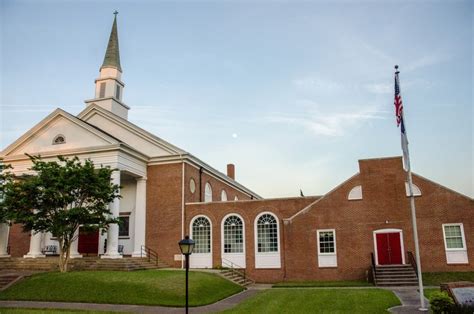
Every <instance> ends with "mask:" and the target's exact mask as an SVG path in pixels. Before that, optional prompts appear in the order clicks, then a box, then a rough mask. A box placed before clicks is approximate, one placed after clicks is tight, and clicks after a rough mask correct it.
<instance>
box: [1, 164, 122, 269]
mask: <svg viewBox="0 0 474 314" xmlns="http://www.w3.org/2000/svg"><path fill="white" fill-rule="evenodd" d="M28 157H29V158H30V159H31V161H32V163H33V166H32V167H31V168H30V170H32V171H33V172H34V173H35V175H28V176H22V177H14V179H9V180H6V181H5V182H4V186H3V193H4V198H3V203H2V206H1V207H2V212H3V214H0V219H1V218H2V216H3V217H4V220H5V219H7V220H10V221H12V222H15V223H20V224H22V225H23V229H24V231H31V230H33V232H50V233H51V234H52V235H53V237H56V238H57V239H58V242H59V269H60V271H61V272H66V271H67V265H68V261H69V249H70V247H71V243H72V242H73V241H75V240H76V239H77V233H76V231H77V230H78V228H79V226H80V227H81V228H85V229H88V230H98V229H102V230H107V229H108V226H109V224H111V223H118V222H119V221H118V219H117V218H112V217H111V212H110V210H109V203H111V202H112V201H113V200H114V199H115V198H118V197H120V195H119V186H118V185H116V184H112V183H111V175H112V173H113V171H115V170H114V169H111V168H109V167H100V168H95V167H94V163H93V162H92V161H91V160H89V159H88V160H85V161H84V162H83V163H81V162H80V161H79V158H78V157H74V158H72V159H68V158H65V157H63V156H58V157H57V158H58V160H59V162H58V161H50V162H45V161H43V160H41V157H40V156H30V155H28ZM7 178H8V177H7ZM10 178H11V176H10Z"/></svg>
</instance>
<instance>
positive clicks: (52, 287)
mask: <svg viewBox="0 0 474 314" xmlns="http://www.w3.org/2000/svg"><path fill="white" fill-rule="evenodd" d="M242 290H243V288H242V287H240V286H238V285H236V284H234V283H232V282H230V281H228V280H225V279H223V278H221V277H219V276H217V275H215V274H210V273H204V272H190V273H189V304H190V306H199V305H205V304H210V303H214V302H216V301H218V300H221V299H223V298H226V297H228V296H230V295H232V294H235V293H237V292H240V291H242ZM0 299H1V300H37V301H69V302H89V303H114V304H143V305H163V306H184V303H185V273H184V271H180V270H147V271H134V272H118V271H78V272H69V273H63V274H62V273H59V272H53V273H42V274H37V275H34V276H32V277H30V278H27V279H25V280H22V281H20V282H18V283H17V284H15V285H13V286H12V287H10V288H8V289H7V290H6V291H3V292H0Z"/></svg>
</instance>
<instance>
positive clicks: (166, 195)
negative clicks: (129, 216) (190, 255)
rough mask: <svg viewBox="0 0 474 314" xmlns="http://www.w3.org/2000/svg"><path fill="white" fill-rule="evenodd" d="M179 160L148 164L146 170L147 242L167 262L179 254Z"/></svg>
mask: <svg viewBox="0 0 474 314" xmlns="http://www.w3.org/2000/svg"><path fill="white" fill-rule="evenodd" d="M181 176H182V163H176V164H165V165H156V166H149V167H148V170H147V178H148V179H147V193H146V194H147V199H146V240H145V243H146V246H148V247H150V248H151V249H153V250H155V251H157V252H158V256H159V257H160V258H161V259H162V260H163V261H164V262H165V263H167V264H168V265H170V266H175V267H178V266H181V262H175V261H174V254H180V251H179V247H178V241H179V240H181V221H182V220H181V215H182V200H181V195H182V193H181V189H182V185H181V183H182V177H181Z"/></svg>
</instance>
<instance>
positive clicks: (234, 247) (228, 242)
mask: <svg viewBox="0 0 474 314" xmlns="http://www.w3.org/2000/svg"><path fill="white" fill-rule="evenodd" d="M243 252H244V237H243V223H242V220H241V219H240V218H239V217H238V216H230V217H228V218H227V219H226V220H225V221H224V253H243Z"/></svg>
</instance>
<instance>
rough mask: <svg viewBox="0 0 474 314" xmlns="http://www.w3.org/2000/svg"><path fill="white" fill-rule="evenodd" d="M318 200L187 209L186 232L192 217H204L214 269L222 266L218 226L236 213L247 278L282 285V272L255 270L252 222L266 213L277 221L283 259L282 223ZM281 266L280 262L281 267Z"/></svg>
mask: <svg viewBox="0 0 474 314" xmlns="http://www.w3.org/2000/svg"><path fill="white" fill-rule="evenodd" d="M316 199H317V197H299V198H287V199H271V200H248V201H238V202H218V203H202V204H189V205H186V232H187V233H188V234H189V225H190V223H191V220H192V218H193V217H195V216H197V215H206V216H207V217H209V219H211V222H212V235H213V236H212V241H213V243H212V247H213V249H212V254H213V256H212V259H213V265H214V266H218V265H221V237H220V234H221V223H222V219H223V218H224V216H225V215H227V214H229V213H236V214H239V215H240V216H242V218H243V219H244V224H245V251H246V264H247V265H246V267H247V272H248V275H249V276H250V277H251V278H253V279H255V280H258V281H260V282H267V281H281V280H282V278H283V270H282V269H283V268H282V269H279V270H275V269H272V270H269V269H255V267H254V265H255V254H254V252H255V244H254V239H255V237H254V221H255V218H256V217H257V215H258V214H260V213H262V212H264V211H269V212H272V213H273V214H275V215H276V216H277V217H278V220H279V225H280V239H281V240H280V242H281V243H280V252H281V257H283V252H282V251H283V250H282V249H281V248H282V245H283V229H282V225H283V221H282V218H284V217H289V216H291V215H293V214H294V213H296V212H298V211H299V210H300V209H302V208H304V207H305V206H307V205H309V204H310V203H312V202H314V201H315V200H316ZM283 264H284V261H283V258H282V266H283Z"/></svg>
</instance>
